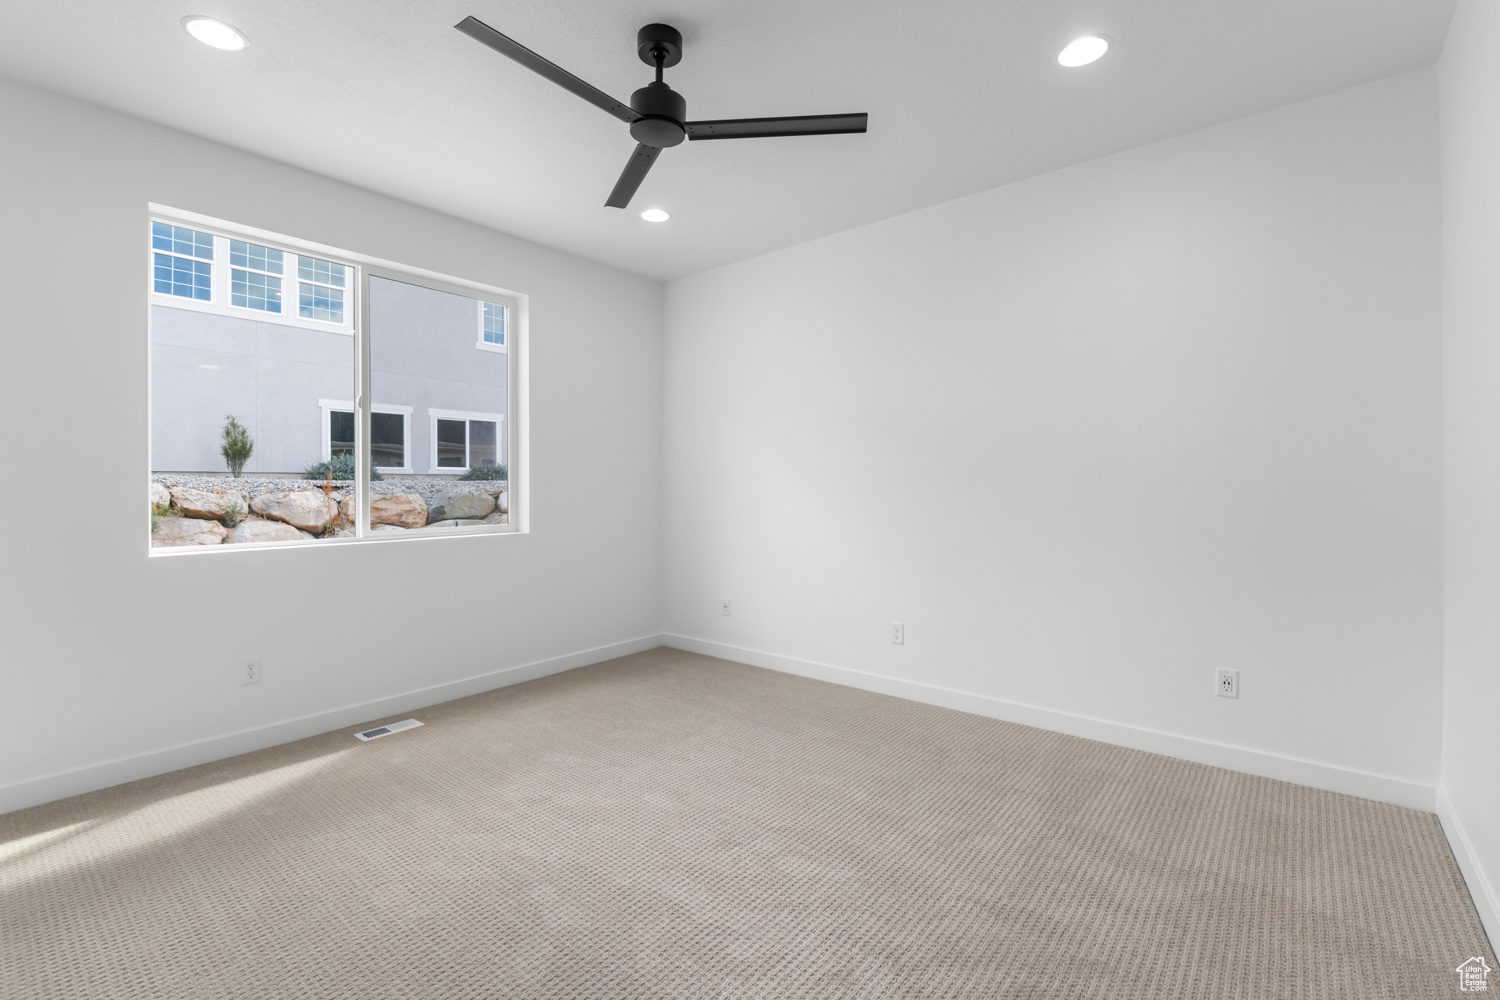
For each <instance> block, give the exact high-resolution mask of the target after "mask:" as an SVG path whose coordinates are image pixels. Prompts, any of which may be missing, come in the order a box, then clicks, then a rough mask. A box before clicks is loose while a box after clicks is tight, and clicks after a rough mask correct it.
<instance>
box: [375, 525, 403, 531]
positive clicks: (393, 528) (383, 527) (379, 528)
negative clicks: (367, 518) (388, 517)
mask: <svg viewBox="0 0 1500 1000" xmlns="http://www.w3.org/2000/svg"><path fill="white" fill-rule="evenodd" d="M370 530H371V531H410V530H411V529H410V528H403V527H401V526H400V525H399V524H372V525H370Z"/></svg>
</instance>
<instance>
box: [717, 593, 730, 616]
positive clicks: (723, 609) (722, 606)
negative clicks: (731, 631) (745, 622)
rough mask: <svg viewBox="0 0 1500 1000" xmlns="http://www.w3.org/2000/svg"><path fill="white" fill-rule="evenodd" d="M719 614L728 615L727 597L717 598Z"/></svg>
mask: <svg viewBox="0 0 1500 1000" xmlns="http://www.w3.org/2000/svg"><path fill="white" fill-rule="evenodd" d="M719 614H721V615H723V616H724V617H725V618H728V617H729V598H727V597H721V598H719Z"/></svg>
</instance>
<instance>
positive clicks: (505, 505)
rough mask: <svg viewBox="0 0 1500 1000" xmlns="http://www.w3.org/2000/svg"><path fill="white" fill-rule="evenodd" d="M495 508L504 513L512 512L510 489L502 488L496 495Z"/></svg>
mask: <svg viewBox="0 0 1500 1000" xmlns="http://www.w3.org/2000/svg"><path fill="white" fill-rule="evenodd" d="M495 509H496V510H498V511H499V512H500V513H502V514H509V513H510V491H509V490H501V491H500V493H499V495H497V496H496V497H495Z"/></svg>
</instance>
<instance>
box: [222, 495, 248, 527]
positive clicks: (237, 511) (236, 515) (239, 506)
mask: <svg viewBox="0 0 1500 1000" xmlns="http://www.w3.org/2000/svg"><path fill="white" fill-rule="evenodd" d="M249 513H250V512H249V511H248V510H246V509H245V505H244V504H243V503H241V502H240V499H239V497H231V498H230V501H229V503H228V504H227V505H225V508H224V526H225V527H226V528H233V527H235V526H236V525H238V524H239V523H240V522H241V521H243V520H244V519H245V517H246V516H247V515H248V514H249Z"/></svg>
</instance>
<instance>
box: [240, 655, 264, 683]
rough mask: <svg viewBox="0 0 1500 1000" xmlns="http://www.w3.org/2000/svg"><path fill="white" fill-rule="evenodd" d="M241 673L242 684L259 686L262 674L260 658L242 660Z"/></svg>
mask: <svg viewBox="0 0 1500 1000" xmlns="http://www.w3.org/2000/svg"><path fill="white" fill-rule="evenodd" d="M239 671H240V683H241V684H259V683H260V673H261V671H260V657H258V656H256V657H250V658H246V659H243V660H241V661H240V666H239Z"/></svg>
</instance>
